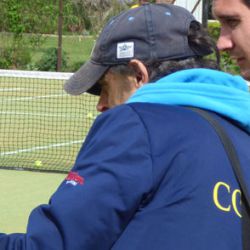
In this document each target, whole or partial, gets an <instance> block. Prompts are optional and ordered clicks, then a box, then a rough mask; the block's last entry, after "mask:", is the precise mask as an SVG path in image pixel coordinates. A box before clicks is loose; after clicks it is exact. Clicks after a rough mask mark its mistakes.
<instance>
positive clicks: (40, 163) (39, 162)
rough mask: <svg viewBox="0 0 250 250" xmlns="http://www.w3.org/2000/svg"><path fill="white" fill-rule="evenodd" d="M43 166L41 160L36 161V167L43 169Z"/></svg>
mask: <svg viewBox="0 0 250 250" xmlns="http://www.w3.org/2000/svg"><path fill="white" fill-rule="evenodd" d="M42 165H43V163H42V161H40V160H36V161H35V166H36V167H41V166H42Z"/></svg>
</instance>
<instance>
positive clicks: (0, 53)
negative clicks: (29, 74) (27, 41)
mask: <svg viewBox="0 0 250 250" xmlns="http://www.w3.org/2000/svg"><path fill="white" fill-rule="evenodd" d="M30 61H31V55H30V51H29V50H28V49H27V48H26V47H24V46H21V45H20V44H18V47H15V46H13V47H6V48H1V49H0V68H3V69H9V68H13V69H26V65H27V64H29V63H30Z"/></svg>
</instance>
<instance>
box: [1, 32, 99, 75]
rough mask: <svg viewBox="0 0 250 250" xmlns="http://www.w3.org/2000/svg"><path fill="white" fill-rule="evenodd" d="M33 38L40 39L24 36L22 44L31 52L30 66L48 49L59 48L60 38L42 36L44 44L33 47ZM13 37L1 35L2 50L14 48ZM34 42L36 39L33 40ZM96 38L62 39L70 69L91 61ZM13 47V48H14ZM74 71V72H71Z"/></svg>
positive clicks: (8, 34)
mask: <svg viewBox="0 0 250 250" xmlns="http://www.w3.org/2000/svg"><path fill="white" fill-rule="evenodd" d="M31 37H32V38H35V37H38V35H30V34H26V35H24V39H23V41H22V44H24V45H26V44H27V47H28V50H29V51H30V52H31V53H30V54H31V63H30V65H35V64H36V63H37V62H38V61H39V60H40V59H41V57H42V56H43V55H44V53H46V50H47V49H48V48H57V47H58V38H57V36H56V35H40V36H39V37H41V41H43V42H42V44H41V45H37V46H34V47H32V46H31V44H30V40H31ZM12 40H13V39H12V35H11V34H10V33H3V32H2V33H0V49H1V48H4V47H9V46H12ZM33 40H34V39H33ZM94 42H95V40H94V38H93V37H91V36H79V35H77V36H73V35H67V36H63V38H62V49H63V51H65V52H66V55H67V65H68V68H69V69H73V68H75V69H74V70H73V71H75V70H76V67H80V65H81V64H83V63H84V62H85V61H86V60H88V59H89V57H90V54H91V51H92V47H93V45H94ZM12 47H13V46H12ZM70 71H72V70H70Z"/></svg>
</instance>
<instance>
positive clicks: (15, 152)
mask: <svg viewBox="0 0 250 250" xmlns="http://www.w3.org/2000/svg"><path fill="white" fill-rule="evenodd" d="M83 142H84V140H81V141H71V142H65V143H57V144H51V145H47V146H38V147H32V148H26V149H18V150H15V151H10V152H3V153H0V156H5V155H15V154H20V153H29V152H33V151H36V150H46V149H49V148H57V147H64V146H68V145H72V144H78V143H83Z"/></svg>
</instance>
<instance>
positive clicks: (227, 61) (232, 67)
mask: <svg viewBox="0 0 250 250" xmlns="http://www.w3.org/2000/svg"><path fill="white" fill-rule="evenodd" d="M208 32H209V34H210V35H211V36H212V37H213V38H214V40H215V41H217V40H218V38H219V36H220V23H219V22H217V21H211V22H209V23H208ZM221 69H222V70H223V71H226V72H229V73H232V74H240V69H239V66H238V65H236V63H235V62H234V61H233V60H232V59H231V58H230V56H229V54H228V53H227V52H221Z"/></svg>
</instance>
